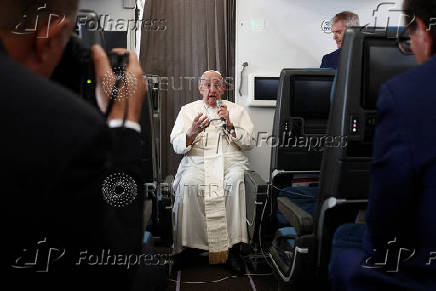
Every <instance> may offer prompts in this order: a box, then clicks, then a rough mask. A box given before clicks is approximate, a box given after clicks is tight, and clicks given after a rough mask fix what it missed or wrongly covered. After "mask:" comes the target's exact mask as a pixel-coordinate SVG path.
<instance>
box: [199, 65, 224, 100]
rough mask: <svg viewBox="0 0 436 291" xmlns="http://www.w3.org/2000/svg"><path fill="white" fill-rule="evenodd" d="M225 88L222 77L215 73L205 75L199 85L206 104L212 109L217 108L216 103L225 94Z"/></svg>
mask: <svg viewBox="0 0 436 291" xmlns="http://www.w3.org/2000/svg"><path fill="white" fill-rule="evenodd" d="M224 88H225V85H224V82H223V80H222V77H221V76H220V75H219V74H217V73H215V72H207V73H205V74H204V75H203V76H202V78H201V80H200V84H199V85H198V89H199V90H200V94H201V95H202V96H203V101H204V103H205V104H206V105H208V106H211V107H215V106H216V101H217V100H218V99H221V97H222V96H223V94H224Z"/></svg>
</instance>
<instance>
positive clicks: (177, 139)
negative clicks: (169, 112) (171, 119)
mask: <svg viewBox="0 0 436 291" xmlns="http://www.w3.org/2000/svg"><path fill="white" fill-rule="evenodd" d="M188 130H189V128H188V129H185V125H184V121H183V113H182V110H180V112H179V115H177V118H176V122H175V124H174V127H173V130H172V131H171V135H170V142H171V144H172V145H173V148H174V151H175V152H176V154H179V155H184V154H186V153H187V152H189V151H190V150H191V148H192V145H190V146H188V147H186V133H187V132H188Z"/></svg>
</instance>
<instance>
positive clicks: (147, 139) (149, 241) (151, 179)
mask: <svg viewBox="0 0 436 291" xmlns="http://www.w3.org/2000/svg"><path fill="white" fill-rule="evenodd" d="M152 86H153V84H151V83H148V84H147V87H148V88H147V98H145V100H144V104H143V107H142V114H141V120H140V125H141V128H142V129H143V130H142V131H141V134H142V135H143V141H144V147H143V149H144V150H143V156H142V163H143V165H146V166H145V167H144V171H145V172H144V177H145V179H144V180H145V187H146V189H145V190H146V191H145V192H146V197H145V200H144V239H143V242H144V244H145V245H146V246H149V247H150V248H151V247H152V246H153V244H154V242H153V236H152V232H151V230H152V228H153V226H154V224H155V221H156V217H155V213H154V211H153V210H154V209H155V208H156V207H158V204H159V201H158V200H157V199H156V197H157V195H156V189H157V188H156V186H157V176H158V173H157V160H158V157H157V152H156V145H155V144H154V141H155V134H156V133H155V130H154V128H153V126H152V125H153V104H152V94H153V88H152ZM150 165H151V166H150Z"/></svg>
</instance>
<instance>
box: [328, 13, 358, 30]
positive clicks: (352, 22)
mask: <svg viewBox="0 0 436 291" xmlns="http://www.w3.org/2000/svg"><path fill="white" fill-rule="evenodd" d="M341 20H343V21H344V22H345V25H346V26H347V27H350V26H359V25H360V24H359V15H357V14H354V13H353V12H351V11H342V12H341V13H338V14H336V15H335V17H333V19H332V25H334V24H335V23H336V22H338V21H341Z"/></svg>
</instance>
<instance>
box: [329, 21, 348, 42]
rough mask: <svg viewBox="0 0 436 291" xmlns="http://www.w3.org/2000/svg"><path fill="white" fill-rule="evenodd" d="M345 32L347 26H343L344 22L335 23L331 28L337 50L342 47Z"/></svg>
mask: <svg viewBox="0 0 436 291" xmlns="http://www.w3.org/2000/svg"><path fill="white" fill-rule="evenodd" d="M346 30H347V26H346V25H345V21H344V20H339V21H336V23H335V24H333V26H332V32H333V39H334V40H335V41H336V45H337V46H338V49H339V48H341V47H342V40H343V39H344V34H345V31H346Z"/></svg>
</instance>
